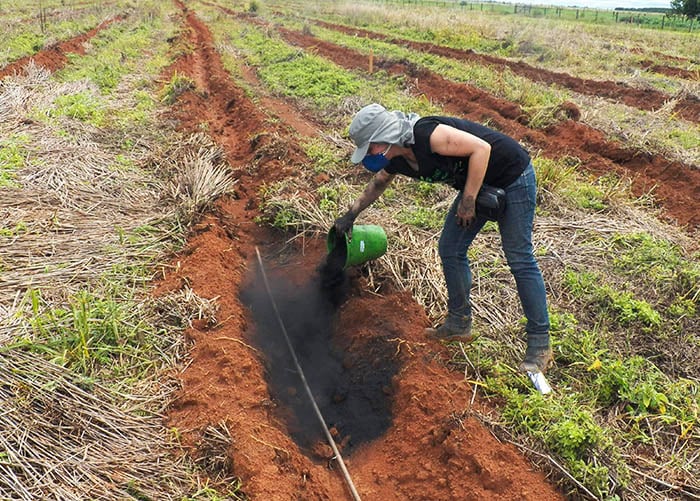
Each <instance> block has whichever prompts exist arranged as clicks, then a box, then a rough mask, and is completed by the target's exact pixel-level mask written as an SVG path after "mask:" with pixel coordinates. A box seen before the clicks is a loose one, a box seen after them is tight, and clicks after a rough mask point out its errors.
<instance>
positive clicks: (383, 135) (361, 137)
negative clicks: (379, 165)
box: [349, 103, 420, 164]
mask: <svg viewBox="0 0 700 501" xmlns="http://www.w3.org/2000/svg"><path fill="white" fill-rule="evenodd" d="M418 118H420V117H419V116H418V115H416V114H415V113H411V114H409V115H405V114H404V113H402V112H400V111H387V110H386V108H384V106H382V105H381V104H377V103H372V104H368V105H367V106H365V107H364V108H362V109H361V110H360V111H358V112H357V114H356V115H355V117H354V118H353V119H352V122H351V123H350V130H349V135H350V139H352V141H353V142H354V143H355V146H356V148H355V151H354V152H353V153H352V156H351V157H350V161H351V162H352V163H354V164H358V163H360V162H361V161H362V159H363V158H365V155H367V150H368V149H369V144H370V143H386V144H401V145H404V144H412V143H413V124H415V123H416V121H417V120H418Z"/></svg>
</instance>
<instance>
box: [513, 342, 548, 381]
mask: <svg viewBox="0 0 700 501" xmlns="http://www.w3.org/2000/svg"><path fill="white" fill-rule="evenodd" d="M552 362H554V353H552V348H549V347H547V348H533V349H530V348H528V349H527V350H525V360H523V362H522V363H521V364H520V367H519V369H520V370H521V371H522V372H541V373H543V374H544V373H545V372H547V369H548V368H549V366H550V365H552Z"/></svg>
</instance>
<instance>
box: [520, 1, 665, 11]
mask: <svg viewBox="0 0 700 501" xmlns="http://www.w3.org/2000/svg"><path fill="white" fill-rule="evenodd" d="M518 3H521V4H522V3H524V4H528V5H529V4H532V5H561V6H564V7H569V6H577V7H589V8H591V9H610V10H613V9H614V8H615V7H626V8H632V9H642V8H645V7H666V8H669V7H671V1H670V0H518Z"/></svg>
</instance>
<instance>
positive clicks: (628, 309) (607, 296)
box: [564, 269, 661, 327]
mask: <svg viewBox="0 0 700 501" xmlns="http://www.w3.org/2000/svg"><path fill="white" fill-rule="evenodd" d="M564 284H565V286H566V287H567V289H568V290H569V292H570V293H571V294H572V295H573V296H574V297H578V298H581V299H583V300H584V301H586V302H588V303H589V304H591V305H592V307H593V308H599V309H600V311H601V313H606V312H607V313H611V314H612V316H613V318H614V320H615V321H617V322H618V323H619V324H620V325H623V326H626V325H630V324H631V323H638V324H641V325H642V326H645V327H658V326H659V325H661V315H660V314H659V313H658V312H657V311H656V310H655V309H654V308H653V307H652V306H651V305H650V304H649V303H647V302H646V301H644V300H642V299H636V298H635V297H634V294H632V293H631V292H628V291H620V290H617V289H615V288H614V287H613V286H611V285H609V284H608V283H607V281H606V280H605V279H604V277H603V276H601V275H600V274H599V273H596V272H591V271H581V272H578V271H574V270H571V269H569V270H567V271H566V272H565V275H564Z"/></svg>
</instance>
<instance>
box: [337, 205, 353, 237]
mask: <svg viewBox="0 0 700 501" xmlns="http://www.w3.org/2000/svg"><path fill="white" fill-rule="evenodd" d="M356 217H357V215H356V214H355V213H353V211H352V210H349V211H347V212H346V213H345V214H343V215H342V216H340V217H339V218H338V219H336V220H335V223H333V227H334V228H335V232H336V236H338V237H340V236H342V235H345V234H346V233H347V235H348V237H350V238H352V225H353V224H355V218H356Z"/></svg>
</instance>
